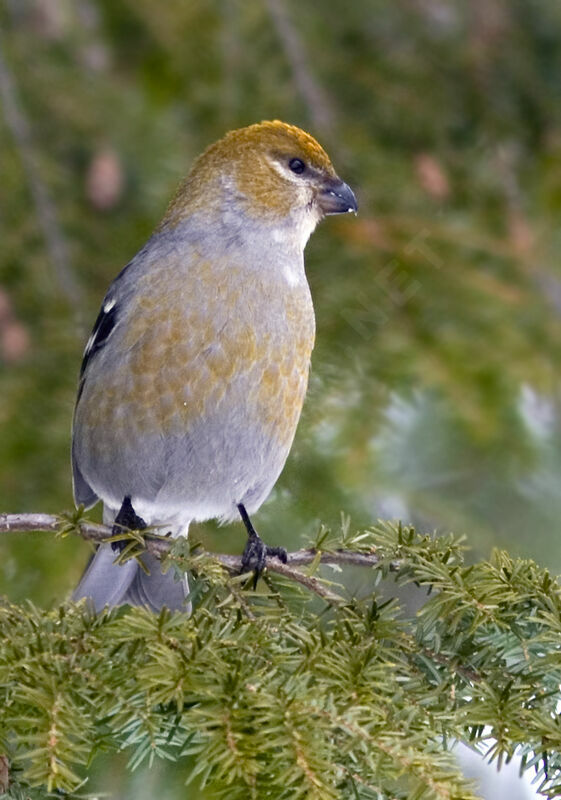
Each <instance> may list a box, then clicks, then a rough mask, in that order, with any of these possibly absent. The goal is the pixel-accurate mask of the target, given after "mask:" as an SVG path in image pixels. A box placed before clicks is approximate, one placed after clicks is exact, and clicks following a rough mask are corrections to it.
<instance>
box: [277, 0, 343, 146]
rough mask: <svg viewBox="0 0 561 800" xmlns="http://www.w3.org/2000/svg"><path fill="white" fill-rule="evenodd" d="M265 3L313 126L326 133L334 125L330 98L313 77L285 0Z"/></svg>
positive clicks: (298, 32)
mask: <svg viewBox="0 0 561 800" xmlns="http://www.w3.org/2000/svg"><path fill="white" fill-rule="evenodd" d="M265 3H266V6H267V8H268V10H269V14H270V16H271V20H272V22H273V25H274V27H275V31H276V33H277V36H278V37H279V40H280V42H281V44H282V47H283V50H284V53H285V56H286V59H287V61H288V63H289V64H290V68H291V70H292V75H293V78H294V83H295V85H296V88H297V89H298V92H299V93H300V96H301V98H302V100H304V102H305V103H306V106H307V108H308V112H309V115H310V119H311V121H312V123H313V126H314V128H315V129H316V130H318V131H322V132H323V135H324V136H329V133H330V132H331V131H332V129H333V125H334V114H333V109H332V107H331V101H330V100H329V97H328V96H327V93H326V92H325V90H324V89H323V87H322V85H321V84H320V83H319V81H318V80H317V79H316V78H315V76H314V73H313V71H312V68H311V66H310V59H309V58H308V55H307V53H306V48H305V45H304V42H303V40H302V37H301V35H300V31H299V30H298V28H296V27H295V25H294V24H293V22H292V19H291V17H290V14H289V12H288V9H287V7H286V5H285V2H284V0H265Z"/></svg>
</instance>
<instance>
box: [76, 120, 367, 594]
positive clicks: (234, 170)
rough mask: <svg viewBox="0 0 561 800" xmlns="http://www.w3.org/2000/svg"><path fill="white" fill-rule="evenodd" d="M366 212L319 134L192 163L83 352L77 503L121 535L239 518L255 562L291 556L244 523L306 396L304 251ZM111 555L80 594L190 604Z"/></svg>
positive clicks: (272, 131) (279, 136)
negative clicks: (99, 509)
mask: <svg viewBox="0 0 561 800" xmlns="http://www.w3.org/2000/svg"><path fill="white" fill-rule="evenodd" d="M356 209H357V204H356V200H355V197H354V195H353V193H352V191H351V189H350V188H349V187H348V186H347V185H346V184H345V183H343V182H342V181H341V180H340V179H339V178H338V177H337V174H336V173H335V171H334V169H333V167H332V165H331V162H330V160H329V157H328V156H327V154H326V153H325V151H324V150H323V149H322V148H321V147H320V145H319V144H318V143H317V142H316V141H315V139H313V138H312V137H311V136H310V135H309V134H307V133H305V132H304V131H302V130H300V129H299V128H296V127H294V126H292V125H287V124H285V123H283V122H278V121H274V122H262V123H260V124H257V125H250V126H249V127H247V128H242V129H240V130H235V131H231V132H230V133H228V134H227V135H226V136H225V137H224V138H223V139H221V140H220V141H218V142H216V143H215V144H213V145H211V146H210V147H209V148H208V149H207V150H206V151H205V152H204V153H203V154H202V155H201V156H200V157H199V158H198V159H197V160H196V161H195V164H194V165H193V168H192V170H191V172H190V173H189V175H188V176H187V178H186V179H185V180H184V181H183V183H182V184H181V185H180V187H179V189H178V191H177V194H176V195H175V197H174V199H173V200H172V201H171V204H170V205H169V208H168V209H167V212H166V214H165V216H164V218H163V220H162V222H161V223H160V225H159V226H158V227H157V228H156V230H155V232H154V234H153V235H152V236H151V238H150V239H149V240H148V242H147V243H146V244H145V245H144V247H143V248H142V249H141V250H140V251H139V252H138V253H137V255H136V256H135V257H134V258H133V259H132V261H131V262H130V263H129V264H128V265H127V266H126V267H125V268H124V269H123V270H122V271H121V272H120V274H119V275H118V276H117V277H116V278H115V280H114V281H113V283H112V284H111V286H110V287H109V290H108V292H107V294H106V296H105V298H104V300H103V304H102V307H101V311H100V312H99V316H98V318H97V320H96V323H95V325H94V328H93V332H92V335H91V336H90V339H89V341H88V343H87V346H86V349H85V353H84V360H83V363H82V370H81V374H80V385H79V390H78V399H77V401H76V409H75V414H74V425H73V441H72V466H73V477H74V497H75V501H76V503H77V504H80V503H82V504H84V505H85V506H86V507H90V506H92V505H93V504H94V503H96V502H97V500H98V499H101V500H102V501H103V506H104V521H105V522H106V523H107V524H113V526H114V528H113V530H114V533H115V534H116V535H117V534H118V533H119V531H122V530H123V528H128V529H139V528H143V527H145V526H147V525H149V526H165V528H164V530H165V531H166V532H167V531H170V532H171V533H172V534H173V535H174V536H177V535H186V534H187V529H188V527H189V523H190V521H191V520H207V519H211V518H218V519H220V520H221V521H230V520H233V519H235V518H236V517H237V516H238V515H241V517H242V520H243V521H244V523H245V525H246V528H247V530H248V536H249V538H248V545H247V547H246V550H245V553H244V562H243V563H244V567H245V568H247V569H256V570H260V569H262V567H263V565H264V562H265V557H266V556H267V555H277V556H279V557H282V556H283V554H284V551H283V550H282V549H281V548H267V547H266V546H265V545H264V544H263V542H262V541H261V539H260V538H259V537H258V536H257V534H256V532H255V530H254V529H253V527H252V525H251V522H250V519H249V516H248V515H249V514H251V513H252V512H254V511H256V510H257V509H258V508H259V506H260V505H261V504H262V503H263V501H264V500H265V498H266V497H267V495H268V494H269V492H270V491H271V489H272V487H273V485H274V483H275V481H276V480H277V478H278V476H279V474H280V472H281V470H282V468H283V466H284V463H285V461H286V458H287V456H288V452H289V450H290V446H291V444H292V440H293V438H294V434H295V431H296V426H297V423H298V419H299V417H300V412H301V409H302V403H303V401H304V395H305V393H306V386H307V382H308V371H309V366H310V355H311V352H312V347H313V344H314V328H315V326H314V312H313V307H312V300H311V297H310V290H309V287H308V283H307V280H306V275H305V273H304V247H305V245H306V242H307V240H308V238H309V236H310V234H311V233H312V231H313V230H314V228H315V227H316V225H317V223H318V222H319V220H320V219H322V217H323V216H325V215H326V214H339V213H344V212H348V211H356ZM114 557H115V556H114V553H113V550H112V548H111V546H109V545H102V546H100V547H99V548H98V550H97V552H96V554H95V556H94V557H93V558H92V560H91V562H90V564H89V566H88V568H87V569H86V572H85V574H84V576H83V578H82V580H81V582H80V584H79V586H78V588H77V589H76V591H75V593H74V598H75V599H78V598H81V597H87V598H89V599H90V601H91V602H92V603H93V606H94V607H95V608H96V609H98V610H99V609H101V608H102V607H103V606H105V605H106V604H108V605H119V604H121V603H131V604H136V605H146V606H148V607H150V608H153V609H158V608H160V607H162V606H163V605H167V606H168V607H169V608H172V609H176V608H181V607H182V605H183V603H184V599H185V594H186V591H187V587H186V584H185V583H184V582H178V581H175V580H174V578H173V575H172V574H171V572H168V573H166V574H165V575H163V574H162V572H161V570H160V568H159V564H158V562H157V560H156V559H155V558H153V557H148V559H147V560H148V566H149V569H150V575H146V574H145V572H144V571H143V570H141V569H140V568H139V566H138V564H137V562H136V560H134V559H132V560H130V561H128V562H126V563H125V564H124V565H122V566H120V565H117V564H114V563H113V560H114ZM284 557H286V556H285V555H284Z"/></svg>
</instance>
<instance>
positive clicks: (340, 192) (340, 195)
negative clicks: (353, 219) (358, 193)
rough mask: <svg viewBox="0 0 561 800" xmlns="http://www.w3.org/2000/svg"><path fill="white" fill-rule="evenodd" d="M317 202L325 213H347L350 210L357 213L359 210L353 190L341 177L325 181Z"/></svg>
mask: <svg viewBox="0 0 561 800" xmlns="http://www.w3.org/2000/svg"><path fill="white" fill-rule="evenodd" d="M317 202H318V205H319V207H320V208H321V210H322V211H323V213H324V214H345V213H348V212H350V211H352V212H354V213H355V214H356V212H357V210H358V204H357V202H356V197H355V196H354V194H353V190H352V189H351V187H350V186H348V185H347V184H346V183H343V181H341V180H339V178H334V179H332V180H330V181H328V182H326V183H324V185H323V186H322V188H321V189H320V191H319V193H318V196H317Z"/></svg>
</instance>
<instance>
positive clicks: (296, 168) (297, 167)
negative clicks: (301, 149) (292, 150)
mask: <svg viewBox="0 0 561 800" xmlns="http://www.w3.org/2000/svg"><path fill="white" fill-rule="evenodd" d="M288 166H289V167H290V169H291V170H292V172H295V173H296V174H297V175H301V174H302V173H303V172H305V170H306V165H305V164H304V162H303V161H302V160H301V159H299V158H291V159H290V161H289V162H288Z"/></svg>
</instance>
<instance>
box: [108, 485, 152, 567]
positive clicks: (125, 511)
mask: <svg viewBox="0 0 561 800" xmlns="http://www.w3.org/2000/svg"><path fill="white" fill-rule="evenodd" d="M146 527H147V526H146V523H145V522H144V520H143V519H142V517H139V516H138V515H137V514H136V512H135V510H134V508H133V507H132V503H131V499H130V495H127V496H126V497H125V499H124V500H123V505H122V506H121V508H120V509H119V513H118V514H117V516H116V517H115V522H114V523H113V528H112V530H111V534H112V535H113V536H118V535H119V534H120V533H123V531H141V530H143V529H144V528H146ZM127 544H128V540H127V539H122V540H121V541H120V542H111V548H112V549H113V552H115V553H122V551H123V550H124V548H125V547H126V546H127Z"/></svg>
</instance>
